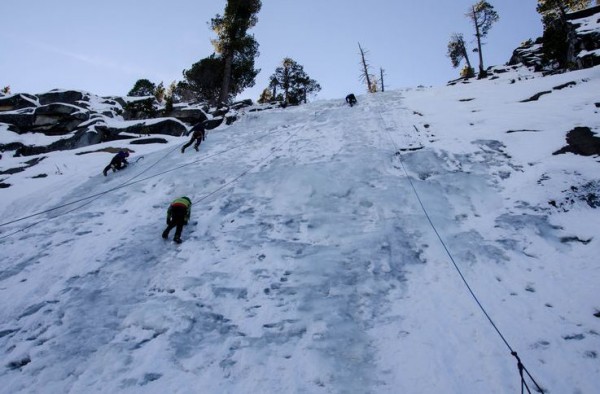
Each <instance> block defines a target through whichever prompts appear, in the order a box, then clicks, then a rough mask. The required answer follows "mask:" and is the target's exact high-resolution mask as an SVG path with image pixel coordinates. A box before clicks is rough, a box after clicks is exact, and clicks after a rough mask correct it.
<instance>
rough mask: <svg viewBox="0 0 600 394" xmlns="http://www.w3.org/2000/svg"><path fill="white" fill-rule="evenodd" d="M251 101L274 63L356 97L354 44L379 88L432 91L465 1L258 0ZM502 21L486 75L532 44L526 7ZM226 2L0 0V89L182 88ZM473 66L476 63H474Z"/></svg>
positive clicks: (533, 30)
mask: <svg viewBox="0 0 600 394" xmlns="http://www.w3.org/2000/svg"><path fill="white" fill-rule="evenodd" d="M262 2H263V7H262V10H261V12H260V14H259V15H258V17H259V21H258V25H257V26H256V27H255V28H253V29H252V30H250V33H253V34H254V35H255V37H256V39H257V41H258V43H259V44H260V48H259V50H260V56H259V57H258V58H257V68H260V69H261V73H260V74H259V76H258V78H257V80H256V86H255V87H254V88H251V89H248V90H247V91H245V92H244V93H242V94H241V95H240V97H239V98H252V99H253V100H256V99H257V97H258V96H259V94H260V92H261V91H262V89H263V88H264V87H266V85H267V80H268V77H269V76H270V75H271V74H272V73H273V71H274V70H275V68H276V67H277V66H278V64H279V63H280V62H281V60H282V59H283V58H284V57H291V58H293V59H294V60H296V61H297V62H299V63H300V64H302V65H303V66H304V69H305V71H306V72H307V73H308V74H309V75H310V76H311V77H312V78H313V79H316V80H317V81H318V82H319V83H320V84H321V86H322V88H323V90H322V91H321V93H319V95H318V96H317V99H319V98H338V97H344V96H345V95H346V94H347V93H348V92H355V93H357V94H362V93H364V92H365V88H364V86H363V85H362V84H361V82H360V81H359V79H358V77H359V71H360V64H359V60H360V59H359V52H358V44H357V43H358V42H360V43H361V45H362V46H363V48H365V49H367V50H368V60H369V62H370V64H371V66H372V67H373V71H378V70H379V68H380V67H382V68H383V69H384V70H385V73H386V77H385V81H386V85H387V87H386V89H397V88H403V87H409V86H417V85H441V84H444V83H445V82H447V81H448V80H451V79H454V78H456V77H457V76H458V70H457V69H453V68H452V66H451V64H450V60H449V59H448V58H447V57H446V51H447V50H446V46H447V43H448V40H449V37H450V35H451V33H453V32H457V33H463V34H464V36H465V39H466V40H467V41H468V43H469V45H470V46H471V47H473V46H474V42H472V41H471V39H472V35H473V31H472V30H473V29H472V27H471V25H470V24H469V21H468V20H467V18H465V16H464V14H465V12H466V11H467V9H468V8H469V6H470V5H472V4H473V3H475V0H414V1H400V0H372V1H349V0H302V1H298V0H263V1H262ZM490 2H491V3H492V5H494V7H495V9H496V10H497V12H498V13H499V14H500V21H499V22H498V23H497V24H496V25H495V26H494V27H493V28H492V30H491V32H490V34H489V36H488V38H487V40H486V41H487V44H486V46H485V47H484V51H483V54H484V63H485V66H489V65H497V64H503V63H506V62H507V61H508V59H509V58H510V56H511V54H512V51H513V49H514V48H516V47H517V46H518V45H519V44H520V43H521V42H522V41H524V40H526V39H528V38H536V37H538V36H539V35H541V32H542V26H541V22H540V17H539V15H538V14H537V13H536V12H535V6H536V3H537V1H536V0H490ZM225 3H226V1H225V0H204V1H198V0H169V1H165V0H102V1H83V0H52V1H49V0H26V1H25V0H1V1H0V15H2V23H1V24H0V87H2V86H6V85H10V86H11V89H12V92H13V93H17V92H26V93H42V92H46V91H48V90H51V89H54V88H61V89H80V90H86V91H89V92H91V93H95V94H99V95H125V94H127V92H128V91H129V90H130V89H131V87H132V86H133V84H134V83H135V81H136V80H138V79H140V78H147V79H150V80H151V81H153V82H155V83H159V82H161V81H164V83H165V85H168V84H169V83H170V82H171V81H173V80H181V79H182V75H181V73H182V70H183V69H186V68H189V67H190V66H191V65H192V64H193V63H195V62H196V61H198V60H200V59H202V58H204V57H206V56H208V55H210V54H211V53H212V52H213V48H212V45H211V43H210V40H211V38H214V34H213V33H212V31H211V30H210V28H209V25H208V23H209V21H210V18H212V17H213V16H214V15H215V14H217V13H222V12H223V9H224V7H225ZM471 61H472V63H473V65H474V66H475V67H476V66H477V57H476V54H475V53H473V54H472V59H471Z"/></svg>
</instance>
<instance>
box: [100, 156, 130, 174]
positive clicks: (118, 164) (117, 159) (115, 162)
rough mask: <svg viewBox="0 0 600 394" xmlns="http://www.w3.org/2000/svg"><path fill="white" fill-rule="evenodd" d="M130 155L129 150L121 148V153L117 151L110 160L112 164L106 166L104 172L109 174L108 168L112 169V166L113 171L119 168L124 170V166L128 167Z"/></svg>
mask: <svg viewBox="0 0 600 394" xmlns="http://www.w3.org/2000/svg"><path fill="white" fill-rule="evenodd" d="M128 157H129V152H127V151H126V150H120V151H119V153H117V154H116V155H115V156H114V157H113V158H112V160H111V161H110V164H109V165H107V166H106V167H105V168H104V171H102V172H103V173H104V176H107V175H108V170H110V169H111V168H112V169H113V171H117V170H122V169H123V168H125V167H127V165H128V164H129V163H128V162H127V158H128Z"/></svg>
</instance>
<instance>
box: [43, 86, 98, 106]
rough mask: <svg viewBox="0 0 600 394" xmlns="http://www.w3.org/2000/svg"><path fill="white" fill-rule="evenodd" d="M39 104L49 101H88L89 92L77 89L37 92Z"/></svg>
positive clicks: (71, 102)
mask: <svg viewBox="0 0 600 394" xmlns="http://www.w3.org/2000/svg"><path fill="white" fill-rule="evenodd" d="M37 98H38V99H39V102H40V104H41V105H46V104H51V103H65V104H74V105H76V104H77V103H78V102H79V101H89V94H88V93H84V92H80V91H77V90H59V89H55V90H51V91H49V92H48V93H43V94H38V95H37Z"/></svg>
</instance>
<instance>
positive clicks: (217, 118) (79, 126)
mask: <svg viewBox="0 0 600 394" xmlns="http://www.w3.org/2000/svg"><path fill="white" fill-rule="evenodd" d="M249 105H252V101H241V102H238V103H234V104H233V105H232V106H231V107H221V108H213V109H210V108H209V107H207V106H202V104H201V103H195V104H192V105H189V104H183V103H180V104H175V108H174V109H173V110H172V111H171V112H170V113H168V114H167V116H168V117H160V116H164V112H165V110H164V106H163V105H161V104H159V103H158V102H157V101H156V98H154V97H153V96H148V97H98V96H95V95H92V94H90V93H87V92H81V91H76V90H58V89H57V90H52V91H50V92H47V93H43V94H38V95H31V94H23V93H21V94H13V95H3V96H0V124H2V128H3V129H5V130H7V131H10V132H14V133H16V134H20V135H21V137H19V138H18V139H17V138H14V141H11V138H10V137H9V138H5V139H4V141H6V142H5V143H4V144H0V150H2V151H14V154H15V156H29V155H37V154H42V153H46V152H51V151H56V150H67V149H75V148H81V147H85V146H88V145H93V144H98V143H102V142H108V141H113V140H123V139H137V138H139V137H140V136H148V135H157V134H162V135H170V136H183V135H187V132H188V130H189V128H190V127H191V126H192V125H194V124H196V123H198V122H204V124H205V126H206V128H207V129H212V128H215V127H218V126H219V125H221V124H222V123H223V122H224V121H225V122H226V123H227V124H231V123H233V122H234V121H235V120H236V119H237V116H238V114H237V110H239V109H242V108H243V107H245V106H249ZM232 108H233V110H232ZM27 133H40V134H44V135H45V136H46V137H45V138H41V139H40V138H38V139H37V140H38V141H50V142H45V143H44V144H43V145H27V144H24V143H23V142H21V141H23V138H22V135H23V134H27ZM48 137H49V138H48ZM52 137H56V139H54V138H52ZM163 141H166V140H165V139H159V138H154V139H146V140H144V142H143V143H152V142H155V143H164V142H163ZM138 143H141V142H138Z"/></svg>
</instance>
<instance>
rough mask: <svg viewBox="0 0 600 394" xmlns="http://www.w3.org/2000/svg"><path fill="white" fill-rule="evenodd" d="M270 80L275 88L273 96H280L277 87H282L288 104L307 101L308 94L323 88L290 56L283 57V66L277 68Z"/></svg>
mask: <svg viewBox="0 0 600 394" xmlns="http://www.w3.org/2000/svg"><path fill="white" fill-rule="evenodd" d="M270 80H271V83H270V85H271V87H272V88H273V94H272V97H275V98H277V97H278V96H277V95H276V87H280V88H281V89H283V95H282V98H283V101H284V102H285V103H286V104H293V105H297V104H300V103H302V102H304V103H306V102H307V101H308V100H307V97H308V95H310V94H313V93H316V92H319V91H320V90H321V86H320V85H319V84H318V83H317V81H315V80H314V79H311V78H310V77H309V76H308V74H307V73H306V72H305V71H304V67H303V66H302V65H300V64H298V63H297V62H296V61H295V60H293V59H291V58H289V57H286V58H285V59H283V61H282V62H281V66H280V67H277V68H276V69H275V73H274V74H273V75H272V76H271V78H270Z"/></svg>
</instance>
